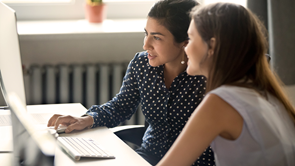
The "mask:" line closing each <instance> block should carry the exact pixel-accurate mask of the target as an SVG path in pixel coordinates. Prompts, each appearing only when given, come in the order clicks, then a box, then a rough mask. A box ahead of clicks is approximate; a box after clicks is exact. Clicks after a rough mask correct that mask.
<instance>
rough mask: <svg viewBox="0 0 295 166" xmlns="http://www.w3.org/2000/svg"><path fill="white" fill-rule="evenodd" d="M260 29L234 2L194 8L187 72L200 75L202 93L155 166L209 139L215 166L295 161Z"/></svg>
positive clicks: (289, 119) (291, 124)
mask: <svg viewBox="0 0 295 166" xmlns="http://www.w3.org/2000/svg"><path fill="white" fill-rule="evenodd" d="M264 32H265V28H264V27H263V25H262V24H261V22H260V21H259V20H258V19H257V18H256V16H255V15H254V14H252V13H251V12H250V11H249V10H248V9H245V8H244V7H243V6H240V5H237V4H231V3H215V4H211V5H208V6H204V7H201V8H199V9H195V10H193V12H192V21H191V24H190V27H189V30H188V35H189V38H190V40H189V44H188V45H187V47H186V49H185V52H186V53H187V56H188V59H189V60H188V68H187V73H188V74H190V75H199V74H203V75H205V76H206V77H207V85H206V92H207V94H206V97H205V98H204V100H203V101H202V103H201V104H200V105H199V106H198V107H197V108H196V110H195V111H194V113H193V114H192V115H191V117H190V119H189V121H188V122H187V124H186V125H185V127H184V129H183V131H182V132H181V134H180V135H179V137H178V138H177V140H176V141H175V143H174V144H173V146H172V147H171V148H170V150H169V151H168V152H167V154H166V155H165V156H164V158H163V159H162V160H161V161H160V162H159V164H158V165H159V166H174V165H175V166H179V165H181V166H185V165H191V163H193V162H194V161H195V159H196V158H198V156H200V155H201V154H202V151H203V149H204V148H206V147H207V146H209V145H210V144H211V147H212V149H213V150H214V154H215V161H216V165H218V166H232V165H234V166H236V165H247V166H248V165H249V166H264V165H267V166H278V165H284V166H293V165H295V110H294V107H293V106H292V105H291V104H290V101H289V100H288V98H287V97H286V95H285V94H284V92H283V90H282V88H281V86H280V81H279V79H278V78H276V76H275V75H274V74H273V72H272V71H271V69H270V67H269V65H268V62H267V59H266V56H265V54H266V51H267V40H266V37H265V34H264ZM180 156H181V157H180Z"/></svg>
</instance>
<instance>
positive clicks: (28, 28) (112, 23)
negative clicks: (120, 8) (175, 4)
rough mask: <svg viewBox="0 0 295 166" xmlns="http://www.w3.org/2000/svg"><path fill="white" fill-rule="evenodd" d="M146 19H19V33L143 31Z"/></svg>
mask: <svg viewBox="0 0 295 166" xmlns="http://www.w3.org/2000/svg"><path fill="white" fill-rule="evenodd" d="M145 24H146V19H117V20H105V21H104V22H103V23H89V22H88V21H87V20H84V19H83V20H56V21H18V22H17V27H18V28H17V29H18V33H19V35H21V36H23V35H50V34H91V33H141V32H142V33H143V32H144V27H145Z"/></svg>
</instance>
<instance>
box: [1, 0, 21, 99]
mask: <svg viewBox="0 0 295 166" xmlns="http://www.w3.org/2000/svg"><path fill="white" fill-rule="evenodd" d="M0 72H1V77H2V83H1V84H0V86H3V85H2V84H4V85H5V89H6V91H7V93H10V92H14V93H16V94H17V95H18V96H19V98H20V100H21V101H22V102H23V103H25V104H26V97H25V88H24V80H23V71H22V64H21V55H20V47H19V40H18V33H17V28H16V14H15V11H14V10H13V9H11V8H10V7H8V6H7V5H5V4H4V3H2V2H1V1H0ZM2 89H3V88H2ZM3 93H4V92H3V91H2V94H3ZM3 96H4V100H5V101H6V104H7V99H6V97H5V95H4V94H3Z"/></svg>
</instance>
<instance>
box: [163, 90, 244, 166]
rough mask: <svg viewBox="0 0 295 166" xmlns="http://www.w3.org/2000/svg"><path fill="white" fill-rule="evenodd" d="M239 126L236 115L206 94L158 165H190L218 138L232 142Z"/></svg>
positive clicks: (230, 108)
mask: <svg viewBox="0 0 295 166" xmlns="http://www.w3.org/2000/svg"><path fill="white" fill-rule="evenodd" d="M242 127H243V119H242V117H241V116H240V114H239V113H238V112H237V111H236V110H235V109H234V108H233V107H232V106H230V105H229V104H228V103H226V102H225V101H224V100H222V99H221V98H220V97H218V96H217V95H215V94H209V95H207V96H206V97H205V98H204V100H203V101H202V102H201V104H200V105H199V106H198V107H197V109H196V110H195V111H194V113H193V114H192V115H191V117H190V119H189V121H188V122H187V124H186V125H185V127H184V129H183V131H182V132H181V134H180V135H179V137H178V138H177V139H176V141H175V142H174V144H173V145H172V147H171V148H170V149H169V151H168V152H167V153H166V155H165V156H164V158H163V159H162V160H161V161H160V162H159V163H158V166H174V165H175V166H178V165H182V166H185V165H191V164H192V163H193V162H194V161H196V160H197V158H198V157H199V156H200V155H201V154H202V152H203V151H204V149H206V148H207V147H208V146H209V145H210V143H211V142H212V141H213V140H214V139H215V138H216V137H217V136H218V135H220V136H222V137H225V138H228V139H236V138H238V136H239V135H240V133H241V131H242Z"/></svg>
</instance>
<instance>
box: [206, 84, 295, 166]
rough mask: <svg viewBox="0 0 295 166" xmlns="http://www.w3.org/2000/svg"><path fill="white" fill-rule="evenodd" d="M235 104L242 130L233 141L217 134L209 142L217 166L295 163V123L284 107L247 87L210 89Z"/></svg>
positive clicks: (286, 164) (270, 96) (288, 165)
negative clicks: (240, 119) (242, 122)
mask: <svg viewBox="0 0 295 166" xmlns="http://www.w3.org/2000/svg"><path fill="white" fill-rule="evenodd" d="M210 93H214V94H216V95H218V96H219V97H220V98H222V99H223V100H224V101H226V102H227V103H229V104H230V105H231V106H232V107H233V108H235V109H236V110H237V111H238V112H239V113H240V115H241V116H242V117H243V119H244V125H243V130H242V132H241V134H240V136H239V138H238V139H236V140H234V141H232V140H227V139H224V138H222V137H220V136H218V137H216V138H215V140H214V141H213V142H212V143H211V147H212V149H213V151H214V152H215V161H216V165H217V166H240V165H243V166H295V125H294V123H293V122H292V120H291V118H290V117H289V116H288V113H287V112H286V111H285V107H284V106H283V105H282V104H281V102H279V101H278V100H277V99H276V98H275V97H273V96H272V95H269V94H268V95H267V96H268V97H267V99H265V98H264V97H262V96H261V95H260V94H258V93H257V92H256V91H254V90H252V89H248V88H241V87H234V86H221V87H219V88H217V89H215V90H213V91H211V92H209V94H210Z"/></svg>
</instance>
